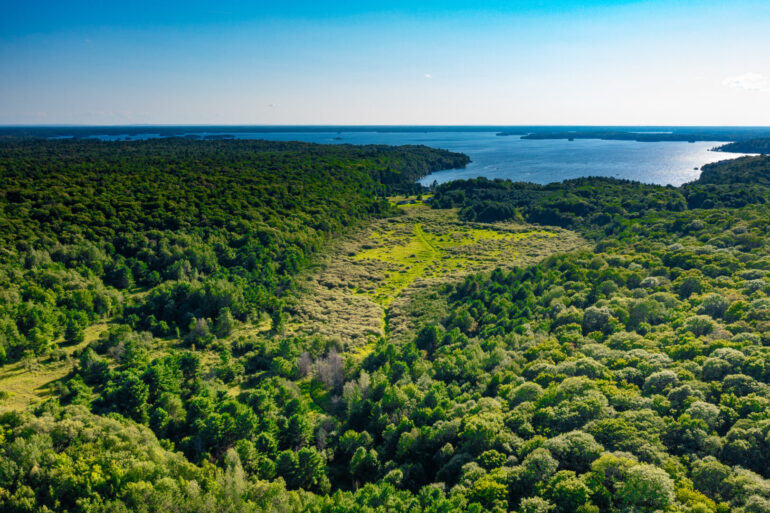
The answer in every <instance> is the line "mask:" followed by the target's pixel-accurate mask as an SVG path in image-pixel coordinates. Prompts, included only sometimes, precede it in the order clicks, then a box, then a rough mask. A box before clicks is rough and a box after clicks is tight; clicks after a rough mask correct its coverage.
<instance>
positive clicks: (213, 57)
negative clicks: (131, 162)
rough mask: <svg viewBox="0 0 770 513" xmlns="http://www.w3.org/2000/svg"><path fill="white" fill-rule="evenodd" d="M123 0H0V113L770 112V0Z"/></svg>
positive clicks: (558, 116)
mask: <svg viewBox="0 0 770 513" xmlns="http://www.w3.org/2000/svg"><path fill="white" fill-rule="evenodd" d="M122 4H125V5H122ZM122 4H121V3H116V2H96V1H92V2H88V1H77V0H75V1H70V2H60V1H59V2H48V1H42V2H40V1H39V2H30V1H29V0H27V1H23V2H22V1H16V0H6V1H5V2H3V3H2V6H0V124H207V123H216V124H594V125H600V124H655V125H658V124H672V125H683V124H696V125H704V124H705V125H770V52H768V51H767V49H768V48H770V31H768V30H767V27H768V20H770V2H767V1H762V2H759V1H741V0H738V1H734V2H729V3H728V2H723V1H722V2H712V1H699V2H694V1H678V2H677V1H671V0H670V1H667V2H664V1H657V0H655V1H625V2H609V1H582V2H577V1H570V0H564V1H551V2H545V1H542V2H537V1H529V2H516V1H514V2H510V1H509V2H503V1H497V2H492V1H489V2H484V1H478V2H472V3H471V2H457V1H432V2H419V3H418V2H401V1H388V2H385V1H382V2H379V1H378V2H363V1H362V2H320V1H317V2H291V1H286V2H253V1H252V2H246V1H226V0H222V1H219V2H202V1H187V2H158V1H156V2H146V1H140V2H124V3H122Z"/></svg>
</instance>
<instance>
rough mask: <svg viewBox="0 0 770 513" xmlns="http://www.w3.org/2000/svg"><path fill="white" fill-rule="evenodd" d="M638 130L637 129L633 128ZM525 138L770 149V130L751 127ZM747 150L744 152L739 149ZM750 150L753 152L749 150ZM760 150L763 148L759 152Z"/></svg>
mask: <svg viewBox="0 0 770 513" xmlns="http://www.w3.org/2000/svg"><path fill="white" fill-rule="evenodd" d="M633 128H636V127H633ZM497 135H499V136H510V135H522V134H521V131H520V130H511V131H508V130H504V131H501V132H498V133H497ZM521 138H522V139H535V140H543V139H567V140H570V141H573V140H575V139H600V140H605V141H635V142H669V141H675V142H684V141H686V142H691V143H694V142H697V141H731V142H732V143H736V144H738V143H740V145H739V146H732V145H729V144H728V145H724V146H720V147H719V148H718V151H725V152H736V153H762V152H768V151H769V150H768V148H770V129H768V128H749V127H670V128H666V127H660V130H658V127H648V128H647V129H646V130H639V131H636V130H628V129H627V130H607V129H598V128H597V129H590V128H588V129H587V128H582V129H575V130H573V129H570V130H559V131H533V132H530V133H527V134H525V135H522V137H521ZM739 148H744V149H739ZM745 148H749V149H745ZM757 148H762V151H758V150H757Z"/></svg>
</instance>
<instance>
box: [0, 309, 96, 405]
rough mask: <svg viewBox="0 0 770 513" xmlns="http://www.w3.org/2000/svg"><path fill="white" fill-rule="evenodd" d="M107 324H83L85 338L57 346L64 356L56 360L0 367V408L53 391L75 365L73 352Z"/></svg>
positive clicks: (35, 399)
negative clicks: (1, 396) (1, 398)
mask: <svg viewBox="0 0 770 513" xmlns="http://www.w3.org/2000/svg"><path fill="white" fill-rule="evenodd" d="M107 327H108V324H107V323H106V322H105V323H99V324H94V325H93V326H90V327H88V328H86V330H85V340H84V341H83V342H81V343H80V344H77V345H72V346H61V348H62V350H63V351H64V358H62V359H61V360H59V361H39V360H37V359H34V358H30V359H22V360H20V361H18V362H14V363H11V364H7V365H3V366H2V367H0V392H4V394H3V395H4V396H5V398H4V399H3V400H0V411H9V410H22V409H24V408H25V407H27V406H28V405H30V404H33V403H37V402H40V401H42V400H44V399H46V398H48V397H50V396H51V395H52V394H53V391H54V386H55V385H56V382H57V381H59V380H60V379H62V378H63V377H64V376H66V375H67V374H69V372H70V371H71V370H72V367H73V366H74V365H75V359H74V358H73V354H75V353H76V352H77V351H79V350H81V349H83V348H85V347H86V346H87V345H88V344H90V343H91V342H93V341H94V340H96V339H98V338H99V335H101V333H102V332H103V331H105V330H106V329H107ZM6 394H7V395H6Z"/></svg>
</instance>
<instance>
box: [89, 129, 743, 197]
mask: <svg viewBox="0 0 770 513" xmlns="http://www.w3.org/2000/svg"><path fill="white" fill-rule="evenodd" d="M186 135H195V136H201V137H206V136H222V135H232V137H233V138H235V139H268V140H274V141H305V142H315V143H323V144H345V143H347V144H391V145H400V144H424V145H426V146H431V147H434V148H443V149H447V150H451V151H458V152H461V153H465V154H466V155H468V156H469V157H470V158H471V160H472V162H471V163H470V164H469V165H468V166H467V167H466V168H464V169H451V170H446V171H439V172H437V173H432V174H430V175H428V176H426V177H425V178H423V179H422V180H420V182H421V183H423V184H425V185H430V184H432V183H433V182H434V181H436V182H438V183H443V182H448V181H451V180H457V179H467V178H476V177H479V176H483V177H486V178H490V179H493V178H503V179H510V180H513V181H525V182H535V183H540V184H545V183H550V182H559V181H562V180H568V179H571V178H579V177H584V176H608V177H614V178H624V179H629V180H637V181H640V182H646V183H656V184H660V185H667V184H671V185H675V186H678V185H681V184H683V183H685V182H690V181H692V180H695V179H697V178H698V176H700V167H701V166H703V165H704V164H708V163H710V162H716V161H719V160H725V159H730V158H736V157H739V156H740V155H739V154H735V153H721V152H712V151H709V150H710V149H711V148H713V147H715V146H719V145H720V144H722V143H720V142H695V143H688V142H635V141H603V140H595V139H576V140H574V141H568V140H564V139H553V140H530V139H521V137H520V136H498V135H496V132H477V131H476V132H414V131H410V132H360V131H356V132H261V131H260V132H235V133H232V134H228V133H227V132H216V133H213V132H190V133H188V134H186ZM96 137H98V138H99V139H102V140H117V139H132V140H134V139H148V138H154V137H158V136H157V135H155V134H151V133H144V134H134V135H102V136H96Z"/></svg>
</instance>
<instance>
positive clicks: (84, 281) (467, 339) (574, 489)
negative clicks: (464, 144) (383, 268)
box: [0, 139, 770, 513]
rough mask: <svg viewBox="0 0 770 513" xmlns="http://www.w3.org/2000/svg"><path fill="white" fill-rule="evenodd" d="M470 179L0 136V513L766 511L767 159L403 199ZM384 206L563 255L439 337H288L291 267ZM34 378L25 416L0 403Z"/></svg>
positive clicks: (437, 324) (262, 149) (325, 162)
mask: <svg viewBox="0 0 770 513" xmlns="http://www.w3.org/2000/svg"><path fill="white" fill-rule="evenodd" d="M467 162H468V158H467V157H466V156H464V155H458V154H453V153H449V152H445V151H440V150H432V149H429V148H425V147H371V146H365V147H355V146H319V145H313V144H303V143H270V142H261V141H189V140H183V139H160V140H154V141H144V142H98V141H77V140H76V141H41V140H31V139H23V140H6V141H3V142H0V237H2V246H0V247H2V255H0V294H2V301H0V351H2V352H1V353H0V359H1V360H2V361H3V362H4V363H5V365H4V366H3V368H2V369H0V412H2V413H0V510H2V511H8V512H37V511H44V512H49V511H51V512H52V511H57V512H58V511H62V512H103V511H108V512H129V511H130V512H134V511H139V512H144V511H146V512H151V511H166V512H187V511H189V512H201V511H212V512H215V511H216V512H222V511H232V512H236V511H238V512H241V511H275V512H284V511H307V512H318V513H320V512H329V513H331V512H351V513H352V512H360V511H365V512H383V513H384V512H396V511H410V512H435V513H439V512H441V513H449V512H454V511H458V512H459V511H471V512H478V513H481V512H486V511H494V512H504V511H514V512H520V513H571V512H581V513H589V512H590V513H598V512H613V513H614V512H618V513H619V512H650V513H652V512H656V511H666V512H681V513H727V512H738V513H761V512H766V511H770V469H769V468H768V465H767V462H768V461H770V335H769V334H770V253H769V252H768V244H767V242H768V241H767V236H766V234H767V233H768V228H770V226H769V225H770V205H768V201H770V180H768V170H770V157H746V158H741V159H736V160H732V161H724V162H720V163H716V164H710V165H708V166H704V168H703V172H702V175H701V178H700V179H699V180H697V181H695V182H692V183H689V184H685V185H683V186H682V187H678V188H675V187H670V186H668V187H663V186H657V185H649V184H642V183H637V182H629V181H622V180H616V179H607V178H584V179H578V180H570V181H566V182H562V183H556V184H549V185H536V184H529V183H512V182H509V181H502V180H486V179H476V180H467V181H456V182H450V183H447V184H442V185H436V186H434V187H432V188H431V189H430V190H421V189H419V188H416V187H417V186H416V185H415V184H414V182H415V179H416V178H418V177H420V176H423V175H424V174H427V173H428V172H430V171H433V170H439V169H445V168H450V167H461V166H463V165H465V164H467ZM396 194H401V195H404V194H413V195H415V194H420V196H419V198H420V200H419V201H420V202H422V201H423V200H424V201H425V205H411V204H408V205H404V206H397V205H394V202H393V201H388V197H393V196H394V195H396ZM415 198H416V197H415ZM415 201H417V199H415ZM395 203H396V204H397V203H398V202H395ZM408 208H425V209H431V212H433V213H434V215H435V216H449V217H451V218H452V219H453V220H454V221H457V222H458V223H465V224H467V226H473V227H476V228H474V229H476V230H477V232H471V233H480V228H478V227H477V226H478V225H477V224H475V223H506V224H505V226H510V225H512V224H520V225H522V227H524V226H531V225H537V226H540V227H541V228H542V229H543V230H547V229H548V227H552V228H551V229H552V230H556V229H557V228H553V227H558V230H561V231H560V232H559V233H566V231H569V233H574V234H575V237H580V238H581V240H583V239H584V240H585V241H586V244H584V245H576V248H575V249H574V250H571V251H564V252H557V253H554V254H550V255H548V256H544V257H543V258H541V259H539V260H537V261H535V262H534V263H532V262H531V261H530V260H528V262H529V263H528V264H527V265H522V266H503V265H502V264H503V262H501V263H500V265H499V266H498V268H496V269H493V270H482V271H479V272H474V273H469V274H467V275H465V276H464V277H463V278H462V279H460V280H455V281H452V280H446V281H445V282H444V283H439V284H437V285H435V286H434V288H433V289H430V290H429V291H427V292H426V294H432V295H433V296H435V297H438V298H441V299H442V300H443V301H444V303H445V305H446V306H445V309H444V310H442V311H441V315H440V316H439V317H438V320H435V319H434V320H427V321H426V322H424V323H423V324H422V325H420V326H416V327H415V328H414V329H413V331H412V332H411V333H409V334H408V335H407V336H404V335H403V334H401V335H400V336H399V337H392V336H390V334H389V333H388V331H387V330H385V332H384V333H383V334H381V335H378V336H376V337H374V338H373V339H372V341H371V345H370V346H367V347H366V350H365V351H361V350H357V351H353V350H351V349H350V348H349V347H347V346H345V345H344V344H342V343H341V342H340V339H339V338H337V337H334V336H328V335H327V334H325V333H324V334H320V333H316V334H314V333H306V332H299V331H296V330H293V329H292V328H291V323H290V321H291V318H290V317H291V311H290V309H288V308H287V303H288V302H289V301H290V299H291V297H292V296H293V295H296V294H301V293H302V292H301V290H300V289H298V287H297V281H298V279H299V278H300V277H301V276H302V275H303V273H307V272H311V271H312V269H313V268H314V266H316V265H317V264H316V262H317V261H318V259H320V258H321V257H322V256H323V255H324V253H325V252H328V251H334V247H335V245H334V241H335V240H338V239H341V238H344V237H346V236H348V235H349V234H351V233H355V232H356V231H357V230H360V229H361V227H362V226H366V225H367V223H370V222H372V221H373V220H375V219H378V220H382V219H384V220H389V219H392V220H395V221H398V220H399V219H401V218H403V217H404V216H405V212H406V209H408ZM425 229H426V230H429V229H430V226H429V225H427V224H426V225H425ZM485 233H486V232H485ZM554 233H555V232H554ZM442 236H444V235H442ZM424 240H430V238H425V239H424ZM511 243H512V244H513V243H514V242H511ZM394 244H398V242H397V241H396V242H394ZM508 258H514V257H512V256H510V254H509V257H508ZM319 272H321V273H323V269H321V271H319ZM385 320H386V321H387V318H386V319H385ZM98 326H101V328H99V330H98V332H97V331H95V330H96V327H98ZM48 362H68V363H67V364H66V365H68V367H66V369H67V371H66V373H65V374H64V375H63V376H62V377H61V378H60V379H57V380H56V381H55V383H54V384H53V386H52V391H51V393H50V394H49V395H47V396H46V397H41V398H40V400H38V401H34V402H31V403H30V404H26V405H22V404H18V403H17V402H15V399H14V397H12V396H11V395H10V393H8V392H5V391H4V390H3V383H6V382H7V381H6V379H9V378H7V377H5V376H4V375H3V374H7V372H6V371H7V369H10V368H14V369H15V368H17V367H18V366H20V365H22V366H27V367H29V368H31V369H34V368H36V366H44V365H48V364H49V363H48ZM51 365H53V364H51Z"/></svg>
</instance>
